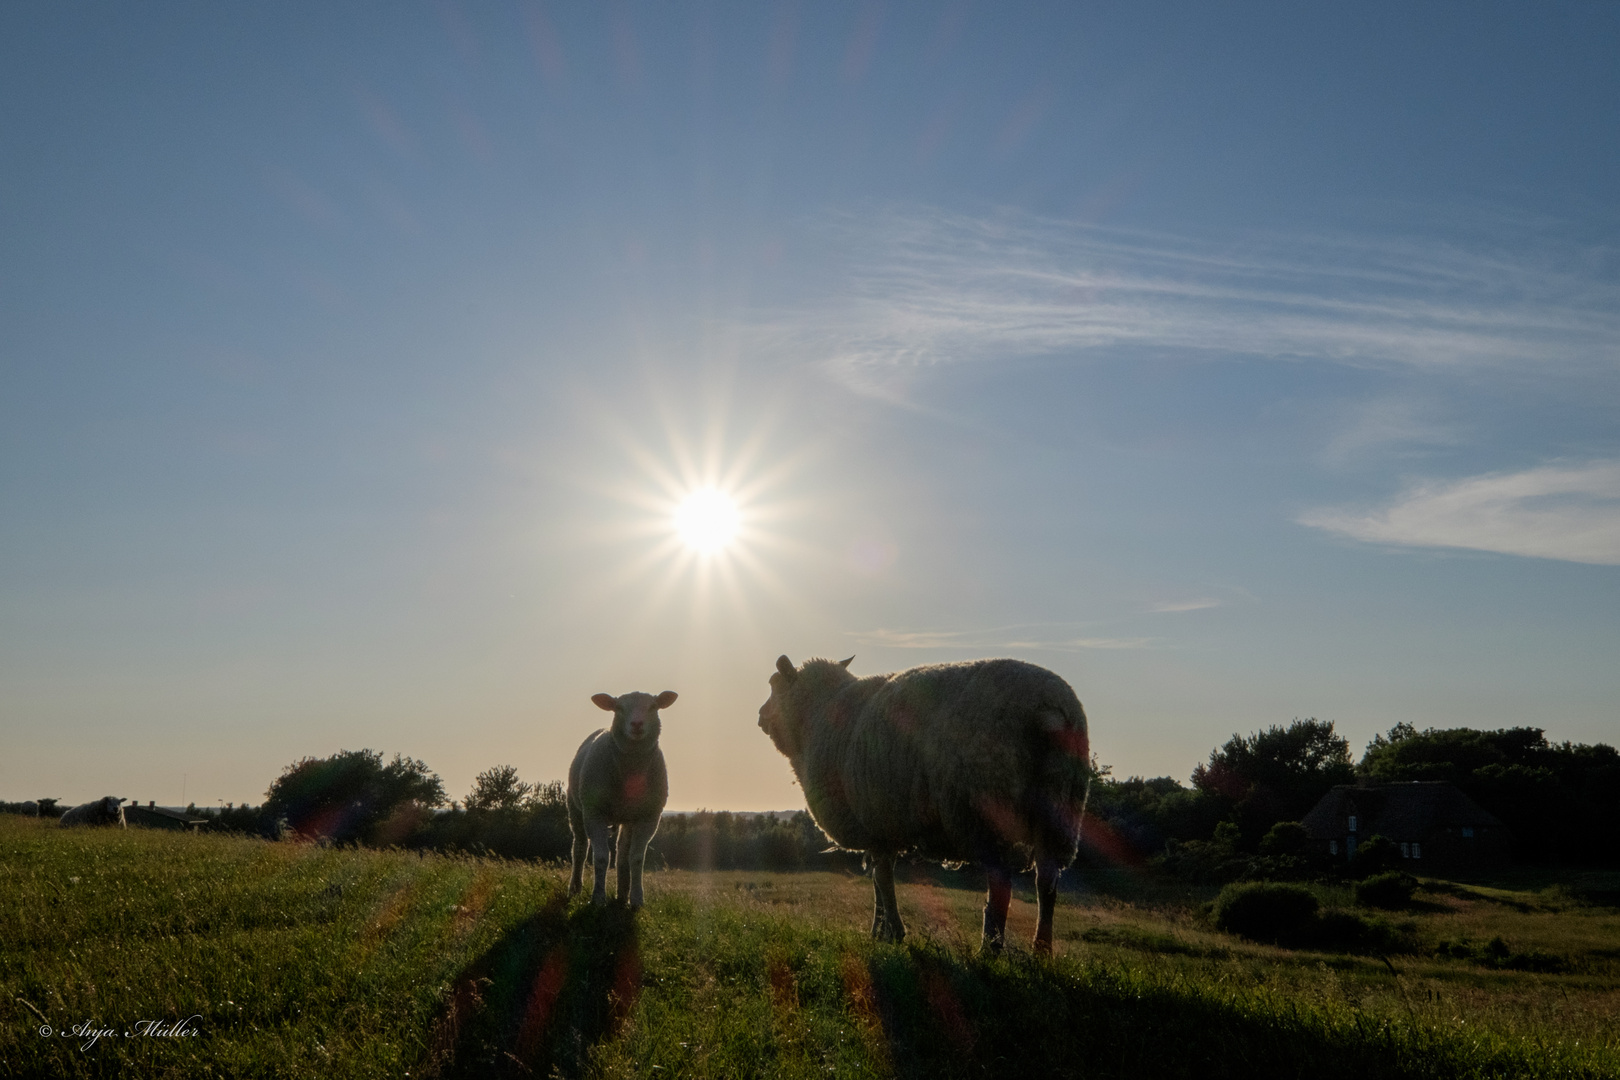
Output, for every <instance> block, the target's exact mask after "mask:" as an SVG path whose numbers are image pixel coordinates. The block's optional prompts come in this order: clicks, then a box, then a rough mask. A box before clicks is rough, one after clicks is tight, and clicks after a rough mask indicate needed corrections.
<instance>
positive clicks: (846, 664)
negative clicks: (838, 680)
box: [838, 656, 855, 668]
mask: <svg viewBox="0 0 1620 1080" xmlns="http://www.w3.org/2000/svg"><path fill="white" fill-rule="evenodd" d="M854 662H855V658H854V657H853V656H852V657H850V658H849V659H848V660H840V661H838V666H839V667H841V668H848V667H849V665H850V664H853V663H854Z"/></svg>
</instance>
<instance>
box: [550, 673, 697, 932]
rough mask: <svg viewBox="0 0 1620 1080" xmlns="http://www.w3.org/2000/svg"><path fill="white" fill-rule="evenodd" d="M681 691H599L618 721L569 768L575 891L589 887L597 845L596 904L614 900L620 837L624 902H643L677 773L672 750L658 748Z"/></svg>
mask: <svg viewBox="0 0 1620 1080" xmlns="http://www.w3.org/2000/svg"><path fill="white" fill-rule="evenodd" d="M675 697H676V694H675V691H673V690H665V691H664V692H663V693H662V694H659V695H658V696H657V697H654V696H653V695H651V694H643V693H640V692H639V691H638V692H635V693H630V694H621V695H620V696H618V697H613V696H612V695H611V694H597V695H596V696H594V697H592V698H591V700H592V701H594V702H595V703H596V705H597V707H598V708H601V709H606V710H607V711H609V712H611V713H612V714H613V723H612V725H611V726H610V727H606V728H603V729H601V730H599V731H593V732H591V734H589V735H587V736H586V737H585V741H584V742H583V743H581V744H580V746H579V752H578V753H576V754H575V755H574V763H573V764H572V765H570V766H569V767H568V827H569V829H570V830H571V831H572V832H573V834H574V850H573V856H574V873H573V876H572V877H570V878H569V880H568V895H569V896H573V895H574V894H576V893H578V892H579V891H580V888H581V887H582V882H581V874H582V872H583V869H584V866H585V853H586V849H587V847H588V848H589V850H590V855H591V862H592V865H593V867H594V868H595V870H596V888H595V890H594V891H592V893H591V903H593V904H604V903H606V902H607V872H608V861H609V859H610V858H611V857H613V855H614V851H613V848H614V840H615V837H617V843H618V852H617V862H618V865H619V892H618V897H619V901H620V902H621V903H623V902H625V901H626V900H628V901H629V904H630V907H631V908H639V907H640V906H641V867H642V863H643V862H644V861H645V860H646V857H647V844H648V842H650V841H651V840H652V838H653V834H654V833H656V832H657V831H658V821H659V818H660V817H661V816H662V815H663V812H664V804H665V803H666V802H668V801H669V773H668V772H667V771H666V770H665V768H664V752H663V751H662V750H660V749H659V748H658V735H659V732H660V731H661V730H662V727H663V724H662V721H660V720H659V717H658V710H659V709H667V708H669V707H670V706H671V705H673V704H674V703H675Z"/></svg>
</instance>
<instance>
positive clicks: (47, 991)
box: [0, 816, 1620, 1078]
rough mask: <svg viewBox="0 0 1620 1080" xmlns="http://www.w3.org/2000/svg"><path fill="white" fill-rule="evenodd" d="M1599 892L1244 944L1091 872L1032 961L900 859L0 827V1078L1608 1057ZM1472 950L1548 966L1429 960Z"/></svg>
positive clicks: (1521, 1063) (1176, 893)
mask: <svg viewBox="0 0 1620 1080" xmlns="http://www.w3.org/2000/svg"><path fill="white" fill-rule="evenodd" d="M1616 883H1617V882H1616V875H1612V874H1610V875H1606V876H1605V875H1587V876H1586V877H1575V878H1570V877H1564V878H1561V879H1557V878H1555V877H1554V876H1551V875H1547V874H1541V875H1536V874H1533V873H1530V872H1525V873H1522V874H1521V875H1519V877H1518V878H1516V879H1511V880H1506V881H1502V882H1497V883H1494V884H1495V885H1496V886H1498V887H1487V886H1484V885H1456V884H1440V883H1435V888H1433V889H1429V890H1425V891H1422V892H1420V893H1419V894H1418V900H1417V902H1416V903H1415V904H1414V907H1413V910H1410V911H1407V912H1401V913H1394V914H1392V915H1390V916H1388V917H1389V918H1391V919H1393V920H1397V921H1400V922H1402V923H1404V924H1406V925H1405V927H1404V930H1405V933H1406V934H1407V936H1408V938H1409V939H1410V940H1411V941H1413V942H1414V943H1415V944H1414V946H1413V951H1412V952H1410V953H1406V954H1400V955H1392V956H1389V957H1383V958H1380V957H1350V956H1341V955H1329V954H1322V953H1312V952H1303V951H1299V952H1296V951H1290V950H1286V949H1279V948H1273V947H1268V946H1263V945H1257V944H1252V943H1247V942H1243V941H1240V940H1238V939H1235V938H1232V937H1229V936H1227V935H1224V934H1221V933H1218V932H1216V931H1214V930H1213V929H1211V928H1210V926H1209V923H1208V920H1207V917H1206V916H1204V915H1203V914H1202V911H1201V905H1202V904H1204V903H1205V902H1206V901H1207V900H1209V899H1210V897H1211V895H1212V894H1213V890H1193V889H1188V888H1187V887H1185V886H1179V885H1176V884H1173V883H1165V882H1162V881H1156V880H1153V879H1147V878H1144V877H1142V876H1141V875H1138V874H1135V873H1128V872H1123V871H1120V872H1103V873H1098V872H1090V873H1087V874H1084V875H1081V880H1080V881H1079V882H1078V883H1077V885H1076V887H1075V888H1074V890H1073V891H1070V892H1067V893H1065V895H1064V896H1063V898H1062V900H1061V902H1060V905H1059V910H1058V936H1059V942H1058V955H1057V956H1056V957H1054V958H1052V959H1050V960H1045V959H1037V958H1034V957H1032V956H1031V955H1030V954H1029V953H1028V952H1027V946H1024V945H1023V944H1022V943H1023V942H1026V941H1027V939H1028V937H1029V935H1030V934H1031V933H1032V931H1033V911H1032V908H1031V906H1030V904H1029V903H1028V900H1029V897H1028V895H1027V894H1026V895H1024V896H1021V897H1020V898H1019V899H1018V900H1017V901H1016V902H1015V906H1014V911H1013V913H1012V918H1011V920H1010V924H1011V932H1012V933H1014V934H1016V935H1017V937H1018V938H1019V940H1020V947H1019V948H1016V949H1012V950H1009V951H1008V953H1006V954H1004V955H1003V956H1000V957H994V958H989V957H981V956H979V955H978V922H979V907H980V905H981V904H982V898H981V894H979V892H978V890H977V882H976V879H975V877H974V875H973V874H972V873H971V872H969V871H962V872H956V873H950V872H945V871H939V870H934V871H925V870H923V869H921V868H912V869H911V870H910V872H909V874H908V877H907V879H905V880H903V882H902V885H901V891H900V900H901V909H902V912H903V914H904V916H905V918H906V920H907V923H908V926H909V927H910V929H911V935H910V937H908V939H907V941H906V943H905V944H904V945H902V946H889V945H876V944H873V943H872V942H871V941H870V940H869V939H868V937H867V935H866V933H865V927H867V926H868V925H869V924H870V919H871V907H870V905H871V892H870V888H869V886H868V885H867V883H866V882H865V881H864V880H862V879H860V878H859V877H856V876H853V875H842V874H828V873H802V874H769V873H748V872H728V873H710V874H705V873H689V872H681V871H668V872H660V873H651V872H649V874H648V876H647V892H648V906H647V908H646V910H644V911H642V912H640V913H639V914H637V915H635V916H631V915H630V914H629V913H627V912H624V911H622V910H620V909H617V908H612V907H610V908H607V909H602V910H593V909H591V908H589V907H588V906H587V905H584V904H582V903H580V902H578V901H576V902H574V903H572V904H570V903H568V902H567V900H566V897H565V896H564V890H563V885H564V876H563V873H562V871H561V870H559V869H556V868H545V867H534V866H530V865H524V864H516V863H502V862H492V861H485V860H477V859H462V858H447V857H442V856H428V857H419V856H416V855H412V854H407V853H403V852H398V851H353V850H335V849H322V848H317V847H313V846H308V845H298V844H290V843H283V844H271V843H266V842H263V841H257V840H248V839H241V838H235V837H227V836H206V835H205V836H192V835H184V834H173V833H163V832H148V831H143V830H138V829H131V830H128V831H117V830H59V829H55V828H53V827H51V824H50V823H48V822H42V821H37V820H30V819H23V818H15V817H9V816H7V817H0V988H3V1000H0V1018H3V1020H0V1076H6V1077H41V1076H64V1077H79V1076H84V1077H91V1076H96V1077H100V1076H128V1077H148V1076H175V1077H179V1076H186V1077H192V1076H267V1077H269V1076H310V1077H350V1076H354V1077H400V1076H413V1077H425V1076H444V1077H484V1076H505V1075H511V1076H526V1075H539V1076H550V1075H560V1076H575V1075H586V1076H639V1077H647V1078H653V1077H659V1078H672V1077H698V1076H715V1077H722V1076H723V1077H732V1076H737V1077H747V1076H759V1077H776V1076H787V1077H795V1076H797V1077H810V1076H815V1077H829V1076H874V1077H881V1076H919V1077H920V1076H978V1075H987V1074H990V1073H993V1072H999V1071H1001V1070H1002V1069H1003V1067H1005V1066H1006V1065H1009V1064H1014V1063H1017V1064H1019V1065H1022V1066H1026V1067H1027V1066H1037V1067H1039V1066H1044V1067H1046V1068H1048V1069H1049V1070H1051V1071H1053V1072H1054V1073H1056V1074H1057V1075H1085V1076H1104V1077H1114V1076H1119V1077H1124V1076H1130V1077H1137V1078H1140V1077H1159V1076H1173V1077H1200V1078H1203V1077H1226V1076H1230V1077H1254V1076H1310V1077H1369V1076H1406V1077H1497V1076H1500V1077H1508V1076H1569V1077H1613V1076H1620V989H1617V987H1620V910H1616V908H1615V907H1612V906H1603V905H1604V904H1614V903H1615V902H1616V897H1615V885H1616ZM1323 899H1324V901H1326V902H1328V903H1339V904H1348V902H1349V897H1348V894H1344V895H1334V894H1333V893H1332V891H1329V892H1327V893H1324V895H1323ZM1594 899H1596V900H1599V901H1602V903H1601V904H1600V903H1594V902H1593V900H1594ZM1493 938H1501V939H1503V942H1504V946H1503V947H1499V948H1498V949H1497V954H1504V955H1505V954H1506V953H1504V949H1506V950H1507V952H1508V953H1513V954H1526V955H1528V954H1531V953H1534V954H1538V955H1544V956H1551V957H1556V958H1557V964H1556V965H1555V966H1556V967H1557V968H1558V969H1559V970H1555V971H1524V970H1513V969H1511V968H1504V967H1501V966H1499V965H1498V964H1495V963H1493V962H1492V961H1491V959H1490V958H1491V956H1492V955H1496V954H1493V953H1491V952H1490V950H1488V949H1478V950H1474V951H1472V952H1470V951H1468V950H1462V949H1459V950H1458V955H1457V956H1450V955H1448V956H1446V957H1442V958H1436V957H1435V955H1434V953H1435V946H1437V945H1438V944H1439V943H1441V942H1464V943H1474V944H1479V945H1483V944H1484V943H1487V942H1489V941H1491V939H1493ZM142 1021H157V1022H160V1023H165V1022H166V1023H168V1024H171V1025H178V1027H177V1028H176V1029H175V1030H176V1031H177V1032H178V1033H175V1034H163V1033H161V1032H162V1031H163V1029H161V1028H159V1029H157V1030H155V1031H152V1032H150V1033H148V1034H142V1033H141V1031H142V1029H141V1028H139V1027H137V1025H138V1024H140V1023H141V1022H142ZM75 1029H78V1030H77V1031H76V1030H75ZM45 1030H48V1032H49V1034H42V1031H45ZM98 1031H104V1032H105V1034H103V1035H101V1036H100V1037H93V1036H94V1034H95V1032H98ZM125 1032H129V1034H128V1035H126V1034H125Z"/></svg>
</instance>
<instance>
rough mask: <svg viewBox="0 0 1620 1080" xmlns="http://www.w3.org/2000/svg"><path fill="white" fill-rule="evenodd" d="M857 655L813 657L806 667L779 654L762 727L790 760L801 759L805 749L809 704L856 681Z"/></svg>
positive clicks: (761, 718) (761, 715) (762, 708)
mask: <svg viewBox="0 0 1620 1080" xmlns="http://www.w3.org/2000/svg"><path fill="white" fill-rule="evenodd" d="M854 659H855V658H854V657H853V656H852V657H850V658H849V660H840V661H838V662H837V663H831V662H829V661H826V660H810V661H807V662H806V663H805V665H804V667H803V668H795V667H794V666H793V661H791V660H789V659H788V658H787V657H786V656H778V657H777V658H776V674H774V675H772V676H771V696H770V697H769V698H767V699H766V700H765V704H763V705H761V706H760V707H759V729H760V730H761V731H763V732H764V733H765V734H767V735H769V736H770V737H771V742H773V743H775V744H776V749H777V750H779V751H781V753H782V754H783V755H784V756H786V757H787V758H788V760H789V761H797V760H798V758H799V755H800V753H801V752H802V751H803V749H804V743H803V739H802V737H801V736H802V731H803V727H804V719H803V717H804V714H805V712H806V706H807V704H808V703H809V702H810V701H813V700H815V699H816V698H817V697H819V696H820V695H822V694H825V693H829V692H832V691H835V690H836V689H838V688H839V687H842V686H843V685H844V684H846V683H849V682H853V681H854V680H855V676H853V675H851V674H849V665H850V661H852V660H854Z"/></svg>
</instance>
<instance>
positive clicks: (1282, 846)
mask: <svg viewBox="0 0 1620 1080" xmlns="http://www.w3.org/2000/svg"><path fill="white" fill-rule="evenodd" d="M1310 850H1311V836H1310V833H1307V832H1306V831H1305V826H1303V825H1301V824H1300V823H1299V822H1297V821H1279V822H1277V824H1275V825H1273V826H1272V827H1271V831H1270V832H1268V833H1266V835H1265V836H1263V837H1261V838H1260V854H1262V855H1272V856H1285V855H1293V856H1295V857H1301V856H1304V855H1305V854H1306V853H1307V852H1309V851H1310Z"/></svg>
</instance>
